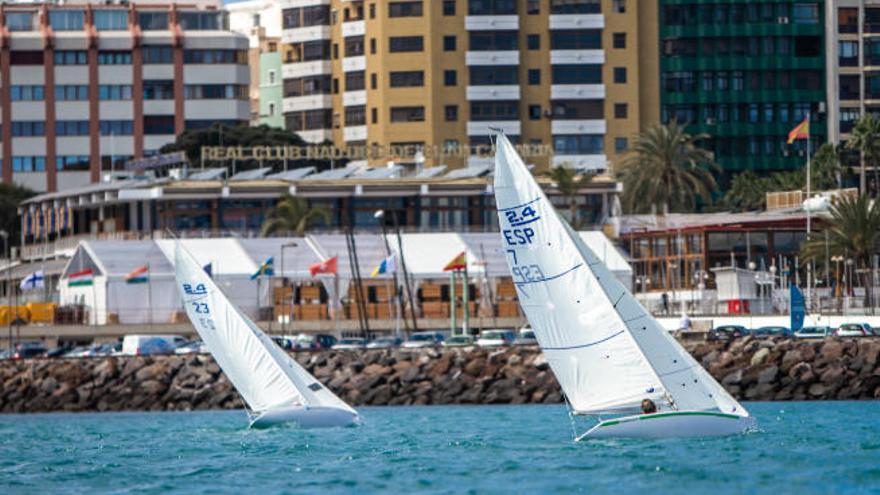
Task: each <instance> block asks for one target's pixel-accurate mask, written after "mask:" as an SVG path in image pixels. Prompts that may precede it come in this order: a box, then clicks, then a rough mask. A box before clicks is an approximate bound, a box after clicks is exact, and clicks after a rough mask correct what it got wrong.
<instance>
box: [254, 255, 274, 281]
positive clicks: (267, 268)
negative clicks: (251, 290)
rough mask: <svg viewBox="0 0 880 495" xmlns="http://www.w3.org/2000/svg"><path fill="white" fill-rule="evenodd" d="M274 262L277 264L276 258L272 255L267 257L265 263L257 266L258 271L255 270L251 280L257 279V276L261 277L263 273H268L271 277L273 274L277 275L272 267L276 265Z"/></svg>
mask: <svg viewBox="0 0 880 495" xmlns="http://www.w3.org/2000/svg"><path fill="white" fill-rule="evenodd" d="M274 264H275V259H274V258H272V257H271V256H270V257H268V258H266V261H264V262H263V264H262V265H260V267H259V268H257V271H256V272H254V274H253V275H251V280H255V279H256V278H257V277H260V276H263V275H266V276H269V277H271V276H272V275H275V270H274V269H273V268H272V267H273V266H274Z"/></svg>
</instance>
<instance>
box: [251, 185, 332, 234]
mask: <svg viewBox="0 0 880 495" xmlns="http://www.w3.org/2000/svg"><path fill="white" fill-rule="evenodd" d="M330 220H331V217H330V211H328V210H327V209H326V208H323V207H309V203H308V201H306V200H305V198H301V197H295V196H291V195H289V194H285V195H284V196H282V197H281V199H280V200H278V203H277V204H276V205H275V208H273V209H272V210H271V211H269V214H268V215H266V220H265V221H264V222H263V228H262V230H261V234H262V235H263V236H264V237H265V236H270V235H273V234H283V233H288V234H291V233H292V234H294V235H297V236H302V235H304V234H305V233H306V231H307V230H309V228H310V227H312V226H313V225H314V224H315V223H317V222H318V221H320V222H321V223H323V224H324V225H327V224H329V223H330Z"/></svg>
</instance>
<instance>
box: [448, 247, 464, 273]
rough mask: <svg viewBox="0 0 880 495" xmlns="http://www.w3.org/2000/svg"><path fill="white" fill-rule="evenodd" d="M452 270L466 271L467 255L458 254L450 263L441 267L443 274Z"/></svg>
mask: <svg viewBox="0 0 880 495" xmlns="http://www.w3.org/2000/svg"><path fill="white" fill-rule="evenodd" d="M452 270H467V255H466V254H465V252H464V251H462V252H460V253H458V255H457V256H456V257H455V258H452V261H450V262H449V263H447V264H446V266H444V267H443V271H444V272H450V271H452Z"/></svg>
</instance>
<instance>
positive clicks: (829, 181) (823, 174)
mask: <svg viewBox="0 0 880 495" xmlns="http://www.w3.org/2000/svg"><path fill="white" fill-rule="evenodd" d="M843 154H844V149H843V146H841V145H839V144H833V143H825V144H823V145H822V146H820V147H819V150H818V151H816V154H815V155H814V156H813V163H812V164H811V167H810V181H811V182H812V184H811V185H812V187H813V189H815V190H817V191H821V190H825V189H834V188H837V189H840V188H841V187H843V186H842V183H843V177H842V174H843V166H842V164H841V163H842V161H843Z"/></svg>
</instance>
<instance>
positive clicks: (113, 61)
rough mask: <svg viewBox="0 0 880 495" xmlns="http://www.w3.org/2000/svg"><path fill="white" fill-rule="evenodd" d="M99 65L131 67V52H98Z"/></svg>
mask: <svg viewBox="0 0 880 495" xmlns="http://www.w3.org/2000/svg"><path fill="white" fill-rule="evenodd" d="M98 64H99V65H131V52H130V51H124V50H118V51H117V50H114V51H100V52H98Z"/></svg>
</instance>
